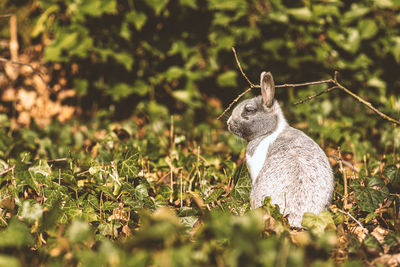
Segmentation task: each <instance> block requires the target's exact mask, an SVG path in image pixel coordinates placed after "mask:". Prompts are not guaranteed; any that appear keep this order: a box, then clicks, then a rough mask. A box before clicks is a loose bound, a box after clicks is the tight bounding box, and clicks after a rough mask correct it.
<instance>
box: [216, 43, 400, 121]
mask: <svg viewBox="0 0 400 267" xmlns="http://www.w3.org/2000/svg"><path fill="white" fill-rule="evenodd" d="M232 51H233V53H234V55H235V59H236V63H237V65H238V67H239V70H240V72H241V73H242V75H243V77H244V78H245V79H246V80H247V82H248V83H249V85H250V87H249V88H247V90H246V91H244V92H243V93H241V94H240V95H239V96H238V97H236V98H235V100H233V101H232V102H231V103H230V104H229V106H228V107H227V108H226V109H225V110H224V111H223V112H222V114H221V115H219V116H218V118H217V119H221V118H222V117H223V116H224V115H225V114H226V112H228V110H229V109H230V108H231V107H232V106H233V105H234V104H235V103H236V102H237V101H239V99H240V98H241V97H242V96H244V95H245V94H247V93H248V92H249V91H250V90H251V89H253V88H259V87H260V86H259V85H255V84H253V83H252V82H251V81H250V80H249V79H248V78H247V76H246V74H245V73H244V71H243V69H242V66H241V65H240V62H239V59H238V57H237V54H236V50H235V48H234V47H232ZM338 75H339V72H338V71H335V73H334V77H333V79H329V80H322V81H313V82H306V83H293V84H291V83H286V84H281V85H276V86H275V87H277V88H279V87H298V86H307V85H316V84H323V83H333V84H334V85H335V86H333V87H331V88H328V89H326V90H325V91H326V92H328V91H332V90H333V89H335V88H339V89H341V90H343V91H344V92H346V93H347V94H349V95H351V96H352V97H353V98H355V99H357V100H358V101H359V102H360V103H362V104H364V105H366V106H367V107H368V108H369V109H371V110H372V111H374V112H375V113H376V114H378V115H379V116H381V117H382V118H384V119H385V120H387V121H390V122H392V123H395V124H397V125H400V120H396V119H394V118H392V117H390V116H388V115H386V114H384V113H383V112H381V111H380V110H378V109H377V108H375V107H374V106H372V104H371V103H369V102H368V101H366V100H364V99H362V98H361V97H359V96H358V95H356V94H355V93H353V92H351V91H350V90H349V89H347V88H346V87H344V86H343V85H341V84H340V83H339V82H338ZM325 91H323V92H320V93H319V94H316V95H314V96H309V97H308V98H307V99H306V100H302V101H299V102H298V104H300V103H303V102H305V101H308V100H309V99H312V98H315V97H316V96H319V95H321V94H323V93H326V92H325Z"/></svg>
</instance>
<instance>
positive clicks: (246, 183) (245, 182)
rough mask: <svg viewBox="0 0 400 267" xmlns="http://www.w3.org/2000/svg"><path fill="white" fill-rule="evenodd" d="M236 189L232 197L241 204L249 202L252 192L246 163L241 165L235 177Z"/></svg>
mask: <svg viewBox="0 0 400 267" xmlns="http://www.w3.org/2000/svg"><path fill="white" fill-rule="evenodd" d="M233 179H234V183H235V187H234V189H233V190H232V197H233V198H234V199H236V200H238V201H240V202H248V201H249V196H250V191H251V180H250V177H249V173H248V171H247V167H246V164H245V163H242V164H240V165H239V166H238V167H237V168H236V170H235V174H234V176H233Z"/></svg>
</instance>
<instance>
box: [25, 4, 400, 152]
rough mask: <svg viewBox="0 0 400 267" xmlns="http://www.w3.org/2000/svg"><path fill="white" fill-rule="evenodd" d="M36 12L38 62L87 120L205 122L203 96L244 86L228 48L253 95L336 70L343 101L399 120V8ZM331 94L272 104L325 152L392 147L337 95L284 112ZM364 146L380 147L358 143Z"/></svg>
mask: <svg viewBox="0 0 400 267" xmlns="http://www.w3.org/2000/svg"><path fill="white" fill-rule="evenodd" d="M38 4H39V6H38V7H39V9H35V12H39V14H40V15H39V17H38V18H37V20H36V23H35V27H34V29H33V31H32V33H31V34H32V35H31V36H32V37H35V38H36V39H35V40H42V41H43V42H44V43H49V45H48V46H46V48H45V51H44V54H45V59H46V60H47V61H51V62H59V63H61V64H62V67H63V69H64V70H65V71H66V72H67V75H68V81H69V84H68V86H70V87H73V88H75V90H76V91H77V92H78V94H79V95H80V96H81V98H82V99H83V102H80V103H82V104H83V105H84V107H85V109H87V108H90V107H107V106H109V105H115V113H116V114H117V115H118V116H120V115H121V114H125V115H129V114H131V113H132V112H134V111H135V110H136V112H138V111H139V112H140V111H142V110H143V109H144V110H145V113H147V114H159V113H160V112H163V113H165V112H167V111H168V110H169V111H170V112H173V113H174V112H176V111H178V112H191V113H193V112H200V113H202V112H204V106H205V105H207V102H208V101H207V100H208V98H205V97H206V96H208V97H210V96H217V97H218V98H219V99H220V100H221V101H222V103H223V104H224V105H227V104H228V103H229V102H230V101H231V100H232V99H233V98H234V97H235V95H236V94H235V93H238V92H240V91H241V90H243V89H244V88H245V86H246V84H245V81H244V79H243V78H242V77H241V75H240V74H239V72H238V71H237V67H236V62H235V60H234V58H233V55H232V52H231V47H232V46H235V47H236V49H237V51H238V53H239V57H240V60H241V62H242V65H243V67H244V69H245V71H246V73H247V74H248V77H249V78H250V80H252V81H253V82H255V83H257V80H258V77H259V74H260V73H261V71H263V70H269V71H272V73H273V74H274V75H275V78H276V81H277V83H278V84H279V83H286V82H305V81H312V80H318V79H326V78H329V77H331V76H332V74H333V71H334V70H338V71H339V72H340V79H341V80H343V82H344V84H345V85H346V86H348V87H349V88H350V89H352V90H354V91H355V92H356V93H358V94H359V95H360V96H362V97H364V98H367V99H368V100H370V101H372V103H373V104H374V105H375V106H378V107H379V108H380V109H381V110H382V111H383V112H385V113H388V114H389V115H391V116H395V117H396V116H398V115H399V112H398V110H400V103H399V101H398V98H396V97H395V93H396V92H397V91H398V88H399V86H400V84H399V82H398V79H397V73H399V71H400V67H399V66H400V65H399V63H400V27H399V23H400V17H399V15H398V11H399V10H400V4H399V2H398V1H394V0H393V1H391V0H388V1H369V0H363V1H354V2H352V1H304V2H301V1H296V2H290V1H280V0H275V1H259V0H253V1H241V0H230V1H226V0H224V1H221V0H208V1H194V0H190V1H188V0H179V1H168V0H160V1H152V0H143V1H116V0H110V1H100V0H87V1H74V0H68V1H63V2H60V1H56V0H40V1H38ZM76 66H78V67H76ZM327 87H328V85H327V84H325V85H321V86H314V87H310V88H306V89H297V88H296V90H294V89H293V88H291V89H282V90H279V91H278V99H280V100H282V101H284V102H285V103H287V104H285V107H286V109H288V110H290V111H291V112H290V114H291V117H289V118H290V120H293V121H296V122H298V121H301V120H306V121H307V123H308V128H309V131H310V132H312V133H314V134H319V135H321V137H322V138H327V140H326V141H327V142H328V143H329V142H331V143H332V144H334V145H338V144H343V145H345V146H346V149H347V150H352V151H353V152H354V151H359V153H360V154H361V155H362V154H365V153H367V152H369V153H373V152H375V151H373V150H374V149H375V148H378V149H379V151H385V150H386V149H388V148H389V147H391V146H392V145H393V140H394V138H393V134H392V133H393V128H392V127H391V125H390V124H386V123H381V121H380V120H379V118H377V117H376V116H375V115H374V114H370V113H368V112H367V111H365V109H364V107H362V106H361V105H359V104H358V103H355V101H354V99H351V98H349V97H348V96H346V95H344V94H343V93H339V92H337V91H333V92H331V93H330V94H329V95H325V96H323V97H322V98H321V100H319V101H314V102H313V103H310V104H309V103H307V104H305V105H302V106H293V105H290V104H289V103H293V102H295V101H296V100H299V99H302V98H304V97H305V96H307V95H310V94H314V93H316V92H318V91H320V90H322V89H324V88H327ZM202 94H203V95H202ZM93 100H95V101H93ZM117 103H120V104H117ZM128 103H129V104H128ZM160 104H161V105H164V106H166V107H167V109H162V108H160V106H159V105H160ZM209 111H210V110H207V112H209ZM210 115H212V116H215V115H216V113H211V114H210ZM197 117H198V116H197ZM376 129H379V130H382V133H384V134H382V133H380V132H379V133H378V132H376ZM371 133H372V135H371ZM395 133H397V134H398V130H396V131H395ZM367 137H368V138H369V139H370V140H371V141H372V142H373V143H379V146H378V147H375V148H374V147H370V146H368V145H366V144H365V143H363V140H364V139H366V138H367ZM350 143H352V144H353V147H350ZM397 145H398V144H397Z"/></svg>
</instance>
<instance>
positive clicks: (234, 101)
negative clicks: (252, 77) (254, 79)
mask: <svg viewBox="0 0 400 267" xmlns="http://www.w3.org/2000/svg"><path fill="white" fill-rule="evenodd" d="M251 89H253V87H249V88H247V90H246V91H244V92H243V93H241V94H240V95H238V96H237V97H236V98H235V99H234V100H233V101H232V102H231V103H230V104H229V106H228V107H227V108H226V109H225V110H224V112H222V113H221V115H219V116H218V118H217V119H218V120H220V119H221V118H222V116H224V115H225V113H226V112H228V110H230V109H231V107H232V106H233V105H234V104H235V103H236V102H238V101H239V99H240V98H242V96H244V95H245V94H247V93H248V92H250V91H251Z"/></svg>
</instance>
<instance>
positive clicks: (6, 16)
mask: <svg viewBox="0 0 400 267" xmlns="http://www.w3.org/2000/svg"><path fill="white" fill-rule="evenodd" d="M11 16H12V14H3V15H0V18H8V17H11Z"/></svg>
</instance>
